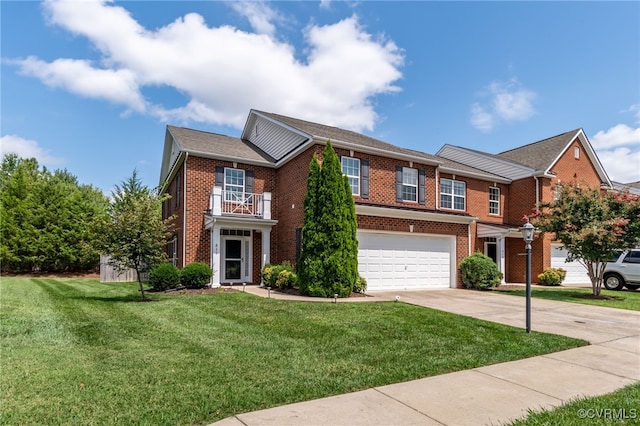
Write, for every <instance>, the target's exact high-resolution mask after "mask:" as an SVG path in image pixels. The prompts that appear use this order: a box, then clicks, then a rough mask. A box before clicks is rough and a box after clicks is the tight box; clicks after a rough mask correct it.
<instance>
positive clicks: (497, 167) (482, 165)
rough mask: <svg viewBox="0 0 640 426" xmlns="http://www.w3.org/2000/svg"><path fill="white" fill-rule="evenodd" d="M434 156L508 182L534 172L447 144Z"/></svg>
mask: <svg viewBox="0 0 640 426" xmlns="http://www.w3.org/2000/svg"><path fill="white" fill-rule="evenodd" d="M436 155H438V156H440V157H443V158H447V159H449V160H452V161H456V162H458V163H462V164H465V165H467V166H470V167H473V168H474V169H477V170H482V171H484V172H485V173H491V174H494V175H498V176H501V177H503V178H506V179H509V180H518V179H522V178H525V177H528V176H532V175H533V174H535V172H536V170H535V169H533V168H531V167H527V166H525V165H522V164H517V163H514V162H513V161H508V160H506V159H502V158H498V157H496V156H495V155H492V154H488V153H486V152H480V151H476V150H472V149H468V148H463V147H460V146H454V145H449V144H446V145H444V146H443V147H442V148H440V150H439V151H438V152H437V153H436Z"/></svg>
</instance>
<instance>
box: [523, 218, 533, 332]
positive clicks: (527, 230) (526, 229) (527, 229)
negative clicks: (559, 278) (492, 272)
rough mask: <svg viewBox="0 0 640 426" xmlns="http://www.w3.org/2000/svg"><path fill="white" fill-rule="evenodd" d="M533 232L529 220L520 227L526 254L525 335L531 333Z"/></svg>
mask: <svg viewBox="0 0 640 426" xmlns="http://www.w3.org/2000/svg"><path fill="white" fill-rule="evenodd" d="M534 232H535V228H534V227H533V225H532V224H531V223H529V219H527V223H525V224H524V225H522V238H523V239H524V243H525V249H526V252H527V272H526V281H527V327H526V328H527V333H531V242H532V241H533V233H534Z"/></svg>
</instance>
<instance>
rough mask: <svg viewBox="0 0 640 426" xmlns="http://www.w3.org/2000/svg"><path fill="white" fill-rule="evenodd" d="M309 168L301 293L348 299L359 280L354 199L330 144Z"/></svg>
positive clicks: (300, 269)
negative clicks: (319, 159) (320, 160)
mask: <svg viewBox="0 0 640 426" xmlns="http://www.w3.org/2000/svg"><path fill="white" fill-rule="evenodd" d="M322 157H323V161H322V167H320V165H319V163H318V159H317V157H316V156H314V158H313V159H312V161H311V165H310V167H309V178H308V181H307V195H306V197H305V203H304V213H305V217H304V227H303V239H302V241H303V243H302V255H301V259H300V265H299V271H300V284H299V286H300V290H301V292H302V293H304V294H307V295H310V296H318V297H333V295H334V294H337V295H338V296H339V297H346V296H348V295H350V294H351V292H352V291H353V288H354V286H355V284H356V280H357V277H358V240H357V239H356V230H357V223H356V214H355V204H354V201H353V196H352V195H351V188H350V186H349V182H348V180H347V177H346V176H344V175H343V174H342V167H341V166H340V160H339V158H338V156H337V155H336V153H335V151H334V150H333V147H332V146H331V142H330V141H329V142H327V145H326V147H325V149H324V151H323V155H322Z"/></svg>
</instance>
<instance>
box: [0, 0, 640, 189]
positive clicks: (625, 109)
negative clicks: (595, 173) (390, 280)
mask: <svg viewBox="0 0 640 426" xmlns="http://www.w3.org/2000/svg"><path fill="white" fill-rule="evenodd" d="M0 13H1V42H2V46H1V47H2V49H1V56H2V62H1V67H2V68H1V73H2V74H1V84H2V86H1V108H2V111H1V114H2V116H1V129H0V131H1V133H0V137H1V138H2V139H1V140H0V143H1V145H0V147H1V151H2V153H6V152H16V153H18V154H19V155H21V156H23V157H36V158H37V159H38V160H39V162H40V164H42V165H46V166H47V167H49V168H53V169H56V168H62V169H67V170H68V171H69V172H71V173H72V174H74V175H75V176H77V177H78V179H79V181H80V182H81V183H84V184H92V185H94V186H96V187H97V188H100V189H102V190H103V191H105V193H107V194H108V193H109V192H110V191H111V189H112V188H113V186H114V185H115V184H118V183H120V182H121V181H122V180H124V179H126V178H127V177H128V176H130V174H131V172H132V171H133V170H134V169H137V170H138V173H139V175H140V177H141V178H142V179H143V182H144V183H145V184H146V185H148V186H150V187H155V186H156V185H157V184H158V179H159V170H160V161H161V156H162V148H163V143H164V134H165V126H166V125H167V124H172V125H178V126H185V127H190V128H194V129H200V130H205V131H211V132H217V133H222V134H226V135H231V136H239V135H240V132H241V129H242V127H243V125H244V121H245V119H246V117H247V114H248V112H249V110H250V109H251V108H256V109H260V110H266V111H269V112H274V113H280V114H284V115H289V116H293V117H297V118H302V119H307V120H311V121H316V122H319V123H323V124H328V125H334V126H338V127H342V128H347V129H352V130H355V131H359V132H362V133H365V134H367V135H370V136H373V137H376V138H379V139H382V140H384V141H386V142H389V143H393V144H396V145H399V146H402V147H406V148H411V149H416V150H420V151H423V152H427V153H430V154H435V153H436V152H437V151H438V149H439V148H440V147H441V146H442V145H443V144H445V143H448V144H453V145H460V146H464V147H468V148H472V149H477V150H482V151H486V152H490V153H498V152H501V151H504V150H507V149H511V148H515V147H517V146H520V145H524V144H527V143H531V142H535V141H538V140H541V139H545V138H547V137H551V136H555V135H557V134H560V133H563V132H565V131H569V130H573V129H576V128H583V129H584V131H585V133H586V135H587V137H588V138H589V139H590V141H591V143H592V145H593V146H594V148H595V150H596V153H597V154H598V156H599V158H600V160H601V162H602V163H603V165H604V167H605V169H606V170H607V172H608V173H609V176H610V178H611V179H613V180H616V181H620V182H633V181H640V2H637V1H633V2H631V1H628V2H515V1H514V2H430V1H425V2H420V1H411V2H386V1H359V2H336V1H322V2H312V1H287V2H247V1H244V2H221V1H215V2H212V1H195V2H189V1H181V2H178V1H155V2H152V1H123V2H120V1H115V2H114V1H99V0H96V1H71V2H69V1H67V2H65V1H45V2H33V1H25V2H23V1H4V0H3V1H1V2H0Z"/></svg>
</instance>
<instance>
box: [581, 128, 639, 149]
mask: <svg viewBox="0 0 640 426" xmlns="http://www.w3.org/2000/svg"><path fill="white" fill-rule="evenodd" d="M591 145H593V147H594V148H595V149H598V148H602V149H610V148H615V147H619V146H625V145H636V147H638V146H640V127H638V128H635V129H633V128H631V127H629V126H627V125H626V124H617V125H615V126H613V127H612V128H610V129H608V130H600V131H599V132H598V133H596V134H595V135H594V136H593V137H592V138H591Z"/></svg>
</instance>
